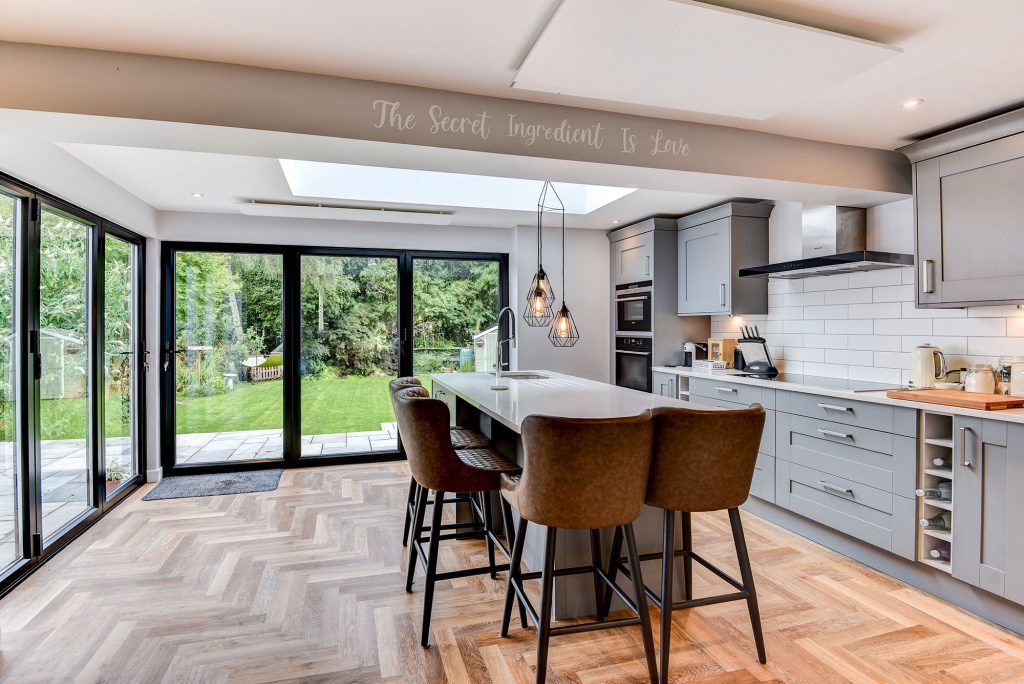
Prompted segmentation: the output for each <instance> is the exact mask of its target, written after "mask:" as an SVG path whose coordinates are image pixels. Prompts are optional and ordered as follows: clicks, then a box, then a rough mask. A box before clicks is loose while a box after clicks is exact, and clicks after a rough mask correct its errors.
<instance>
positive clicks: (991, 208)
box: [903, 112, 1024, 307]
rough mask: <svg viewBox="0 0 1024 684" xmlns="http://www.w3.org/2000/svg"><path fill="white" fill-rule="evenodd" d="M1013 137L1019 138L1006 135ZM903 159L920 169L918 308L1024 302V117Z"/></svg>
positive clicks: (946, 138) (955, 135)
mask: <svg viewBox="0 0 1024 684" xmlns="http://www.w3.org/2000/svg"><path fill="white" fill-rule="evenodd" d="M1010 130H1013V131H1015V134H1014V135H1007V132H1008V131H1010ZM989 135H990V136H992V137H991V138H989V139H988V141H987V142H986V141H985V137H986V136H989ZM979 143H981V144H979ZM957 148H959V149H957ZM903 151H904V152H905V153H906V154H907V155H908V156H910V158H911V160H913V161H915V162H916V163H915V164H914V202H915V210H916V211H915V215H916V226H917V235H916V238H917V269H916V271H917V274H916V278H917V283H916V289H917V303H918V305H919V306H921V307H963V306H968V305H976V304H1000V303H1014V302H1020V301H1024V259H1021V258H1020V248H1019V244H1020V243H1019V241H1020V236H1021V235H1022V234H1024V218H1022V213H1021V202H1020V199H1021V195H1022V193H1024V113H1021V112H1011V113H1010V114H1008V115H1004V116H1003V117H997V119H993V120H990V121H988V122H981V123H980V124H975V125H974V126H969V127H967V128H965V129H961V130H958V131H952V132H950V133H946V134H944V135H942V136H938V138H936V139H932V140H926V141H923V142H922V143H918V144H917V145H911V146H909V147H907V148H904V150H903Z"/></svg>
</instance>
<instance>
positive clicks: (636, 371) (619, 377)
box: [615, 336, 654, 392]
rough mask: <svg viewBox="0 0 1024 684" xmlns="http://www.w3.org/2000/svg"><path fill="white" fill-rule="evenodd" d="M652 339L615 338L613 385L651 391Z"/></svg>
mask: <svg viewBox="0 0 1024 684" xmlns="http://www.w3.org/2000/svg"><path fill="white" fill-rule="evenodd" d="M653 350H654V339H653V338H651V337H619V336H616V338H615V384H616V385H618V386H619V387H628V388H630V389H635V390H640V391H641V392H650V391H651V382H652V377H651V367H652V366H653V363H652V361H651V355H652V352H653Z"/></svg>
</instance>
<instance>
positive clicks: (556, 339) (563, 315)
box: [548, 214, 580, 347]
mask: <svg viewBox="0 0 1024 684" xmlns="http://www.w3.org/2000/svg"><path fill="white" fill-rule="evenodd" d="M567 282H568V281H567V280H566V278H565V215H564V214H563V216H562V308H561V309H559V310H558V313H557V314H555V320H553V321H551V330H549V331H548V339H549V340H551V344H553V345H555V346H556V347H571V346H573V345H574V344H576V343H577V342H578V341H579V339H580V332H579V330H577V329H576V321H574V320H573V318H572V313H571V312H570V311H569V306H568V305H567V304H566V303H565V288H566V283H567Z"/></svg>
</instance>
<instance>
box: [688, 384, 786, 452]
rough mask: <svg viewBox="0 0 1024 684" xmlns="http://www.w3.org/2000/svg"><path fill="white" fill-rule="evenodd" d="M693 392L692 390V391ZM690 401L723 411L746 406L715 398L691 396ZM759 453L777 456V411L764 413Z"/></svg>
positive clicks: (745, 406)
mask: <svg viewBox="0 0 1024 684" xmlns="http://www.w3.org/2000/svg"><path fill="white" fill-rule="evenodd" d="M691 392H692V390H691ZM690 401H691V402H693V403H694V404H701V405H703V406H717V407H718V408H723V409H733V410H735V409H744V408H747V405H746V404H737V403H735V402H732V401H725V400H723V399H717V398H715V397H706V396H700V395H694V394H690ZM758 451H759V452H761V453H764V454H770V455H772V456H774V455H775V411H765V412H764V431H763V432H762V433H761V445H760V446H759V447H758Z"/></svg>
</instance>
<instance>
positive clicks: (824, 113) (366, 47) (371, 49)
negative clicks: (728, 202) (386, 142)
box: [0, 0, 1024, 149]
mask: <svg viewBox="0 0 1024 684" xmlns="http://www.w3.org/2000/svg"><path fill="white" fill-rule="evenodd" d="M594 1H598V0H594ZM600 1H601V2H603V3H606V4H607V3H608V2H611V1H612V0H600ZM651 1H652V0H645V2H651ZM662 1H663V2H672V1H673V0H662ZM712 4H715V5H719V6H723V7H728V8H731V9H737V10H742V11H747V12H752V13H756V14H762V15H766V16H770V17H773V18H776V19H781V20H786V21H793V22H797V23H802V24H806V25H808V26H812V27H815V28H819V29H825V30H830V31H835V32H839V33H844V34H847V35H850V36H853V37H856V38H862V39H865V40H870V41H876V42H879V43H884V44H888V45H892V46H894V47H897V48H899V49H900V50H902V52H901V53H900V54H898V55H896V56H895V57H893V58H891V59H888V60H886V61H884V62H882V63H881V64H878V65H877V66H874V67H871V68H868V69H866V70H865V71H863V72H861V73H859V74H856V75H853V76H851V77H850V78H847V79H846V80H843V81H842V82H839V83H838V84H836V85H833V86H831V87H826V88H824V89H823V90H821V91H820V92H816V93H813V94H810V95H809V96H807V97H802V98H798V99H796V100H794V101H793V102H792V106H790V107H789V108H788V109H786V110H784V111H781V112H780V113H777V114H775V115H773V116H770V117H769V118H767V119H765V120H763V121H752V120H750V119H742V118H737V117H728V116H720V115H712V114H701V113H696V112H690V111H685V110H680V109H670V108H666V107H658V106H652V105H649V104H648V105H644V104H631V103H627V102H615V101H610V100H607V99H601V100H598V99H590V98H586V97H581V96H574V95H566V94H558V93H543V92H538V91H531V90H524V89H519V88H511V87H510V84H511V83H512V81H513V80H514V78H515V75H516V72H517V70H518V69H519V67H520V65H521V64H522V62H523V60H524V58H525V57H526V55H527V54H528V53H529V51H530V49H531V47H532V46H533V45H534V43H535V42H536V41H537V38H538V37H539V36H540V35H541V33H542V32H543V30H544V28H545V26H546V25H547V24H548V22H549V20H550V18H551V17H552V16H553V15H554V13H555V11H556V9H557V7H558V5H559V0H518V1H517V2H473V1H472V0H435V1H434V2H430V3H410V2H408V1H407V0H375V1H374V2H358V1H335V2H323V1H322V0H291V2H289V3H288V6H287V10H286V11H285V10H283V9H282V6H281V4H280V3H279V2H276V1H272V0H248V2H246V3H245V11H244V12H241V11H239V6H238V4H237V3H233V2H226V1H223V0H222V1H220V2H210V1H209V0H177V1H176V2H174V3H149V2H137V0H93V1H92V2H88V3H83V2H80V1H79V0H39V1H37V2H32V3H25V2H21V3H7V6H5V8H4V12H3V21H2V22H0V40H8V41H15V42H26V43H41V44H50V45H63V46H71V47H84V48H93V49H104V50H113V51H123V52H138V53H145V54H156V55H165V56H172V57H185V58H194V59H204V60H213V61H222V62H229V63H236V64H248V65H253V66H261V67H270V68H279V69H287V70H294V71H307V72H311V73H321V74H329V75H336V76H346V77H352V78H361V79H371V80H380V81H388V82H393V83H402V84H409V85H420V86H426V87H433V88H441V89H447V90H454V91H461V92H468V93H476V94H482V95H493V96H499V97H506V98H518V99H526V100H533V101H538V102H550V103H558V104H569V105H576V106H587V107H593V108H596V109H605V110H610V111H618V112H625V113H633V114H641V115H652V116H660V117H665V118H674V119H680V120H689V121H700V122H709V123H719V124H725V125H733V126H739V127H744V128H750V129H753V130H760V131H766V132H772V133H780V134H786V135H793V136H798V137H805V138H812V139H819V140H828V141H832V142H840V143H848V144H856V145H864V146H869V147H878V148H886V149H893V148H895V147H898V146H899V145H901V144H903V143H905V142H907V141H909V140H912V139H916V138H917V137H920V136H921V135H923V134H925V133H927V132H931V131H935V130H938V129H943V128H947V127H949V126H951V125H953V124H956V123H960V122H963V121H966V120H972V119H975V118H978V117H980V116H982V115H985V114H988V113H993V112H996V111H1001V110H1003V109H1006V108H1009V107H1011V106H1013V105H1015V104H1019V103H1020V102H1021V101H1022V100H1024V93H1022V92H1021V90H1020V85H1019V84H1020V83H1021V82H1024V2H1021V1H1020V0H985V2H983V3H976V2H964V1H963V0H813V1H812V0H717V1H715V2H713V3H712ZM622 5H623V7H624V8H629V9H628V10H624V11H633V8H634V7H636V5H633V6H632V7H631V6H630V4H629V3H625V2H623V3H622ZM632 23H633V24H635V22H632ZM631 25H632V24H631ZM687 30H688V29H687V27H681V28H680V30H679V31H678V40H679V41H680V42H685V41H687V40H688V36H687ZM645 39H646V37H645V35H644V34H642V33H641V34H639V35H637V34H636V32H635V31H633V32H631V33H629V34H624V35H623V36H622V37H621V40H622V41H623V42H624V43H626V44H630V43H632V44H634V45H636V46H638V48H639V47H640V46H643V44H644V41H645ZM750 47H751V50H750V55H752V56H754V57H757V56H763V55H772V54H774V52H776V51H778V49H779V46H778V45H773V44H770V43H763V42H762V43H760V44H758V43H757V42H756V41H755V42H754V43H752V44H751V46H750ZM652 54H656V53H652ZM646 66H647V67H648V68H650V69H655V70H656V69H657V68H658V67H659V66H660V65H659V64H648V65H646ZM666 78H671V74H667V75H666ZM728 85H729V84H728V83H723V84H722V87H728ZM912 97H921V98H924V99H925V103H924V105H923V106H921V107H919V108H917V109H915V110H911V111H905V110H903V109H901V107H900V104H901V102H902V101H904V100H905V99H907V98H912Z"/></svg>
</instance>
